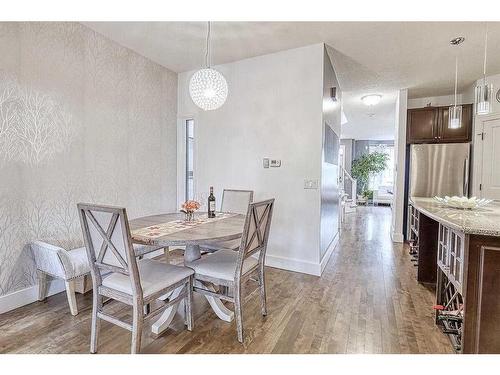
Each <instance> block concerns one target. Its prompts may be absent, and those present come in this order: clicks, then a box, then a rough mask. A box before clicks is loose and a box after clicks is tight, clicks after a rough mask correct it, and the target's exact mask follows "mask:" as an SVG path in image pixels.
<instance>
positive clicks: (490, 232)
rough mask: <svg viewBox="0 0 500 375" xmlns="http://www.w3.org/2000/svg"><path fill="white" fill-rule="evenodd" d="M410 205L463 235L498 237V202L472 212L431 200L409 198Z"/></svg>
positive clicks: (499, 223) (499, 230) (499, 228)
mask: <svg viewBox="0 0 500 375" xmlns="http://www.w3.org/2000/svg"><path fill="white" fill-rule="evenodd" d="M410 203H411V204H412V205H413V207H415V208H416V209H417V210H418V211H420V212H421V213H422V214H424V215H425V216H428V217H430V218H431V219H434V220H436V221H438V222H440V223H441V224H443V225H445V226H447V227H449V228H452V229H454V230H458V231H461V232H463V233H465V234H477V235H483V236H496V237H500V202H492V203H490V204H488V205H487V206H485V207H482V208H478V209H474V210H461V209H457V208H450V207H446V206H444V205H443V204H441V203H438V202H437V201H435V200H434V199H433V198H418V197H412V198H410Z"/></svg>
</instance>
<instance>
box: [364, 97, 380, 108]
mask: <svg viewBox="0 0 500 375" xmlns="http://www.w3.org/2000/svg"><path fill="white" fill-rule="evenodd" d="M380 99H382V95H379V94H370V95H365V96H363V97H362V98H361V101H362V102H363V103H364V104H365V105H369V106H372V105H377V104H378V103H379V102H380Z"/></svg>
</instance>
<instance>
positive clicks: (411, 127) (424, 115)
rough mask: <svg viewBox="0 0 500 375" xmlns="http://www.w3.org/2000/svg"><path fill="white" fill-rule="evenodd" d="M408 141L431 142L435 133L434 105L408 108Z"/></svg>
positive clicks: (436, 118)
mask: <svg viewBox="0 0 500 375" xmlns="http://www.w3.org/2000/svg"><path fill="white" fill-rule="evenodd" d="M407 123H408V125H407V126H408V131H407V132H406V134H407V139H408V143H428V142H433V141H434V140H435V138H436V134H437V126H438V111H436V108H435V107H426V108H415V109H409V110H408V120H407Z"/></svg>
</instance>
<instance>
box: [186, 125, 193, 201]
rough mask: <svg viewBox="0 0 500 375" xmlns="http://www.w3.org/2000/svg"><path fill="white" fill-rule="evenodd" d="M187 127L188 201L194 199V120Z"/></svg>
mask: <svg viewBox="0 0 500 375" xmlns="http://www.w3.org/2000/svg"><path fill="white" fill-rule="evenodd" d="M185 125H186V200H190V199H194V179H193V178H194V173H193V159H194V120H193V119H189V120H186V122H185Z"/></svg>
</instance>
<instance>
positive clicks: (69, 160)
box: [0, 22, 177, 295]
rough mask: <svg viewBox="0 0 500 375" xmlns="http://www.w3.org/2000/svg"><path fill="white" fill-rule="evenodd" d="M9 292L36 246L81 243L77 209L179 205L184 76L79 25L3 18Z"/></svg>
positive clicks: (0, 197) (30, 278) (0, 68)
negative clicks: (37, 242)
mask: <svg viewBox="0 0 500 375" xmlns="http://www.w3.org/2000/svg"><path fill="white" fill-rule="evenodd" d="M0 51H2V52H1V53H0V295H4V294H8V293H11V292H13V291H16V290H19V289H22V288H25V287H28V286H30V285H33V284H34V283H35V271H34V268H33V260H32V256H31V252H30V250H29V248H28V247H27V246H26V245H27V244H28V243H29V242H30V241H31V240H33V239H42V240H47V241H49V242H52V243H55V244H59V245H62V246H64V247H68V248H71V247H76V246H81V245H82V243H83V242H82V235H81V230H80V224H79V221H78V216H77V210H76V203H77V202H79V201H86V202H96V203H106V204H113V205H121V206H125V207H126V208H127V210H128V214H129V218H133V217H136V216H140V215H145V214H152V213H158V212H161V211H165V210H175V208H176V207H175V205H176V203H175V202H176V110H177V75H176V74H175V73H173V72H171V71H169V70H167V69H166V68H163V67H161V66H159V65H157V64H155V63H153V62H151V61H149V60H148V59H146V58H145V57H142V56H140V55H138V54H136V53H134V52H132V51H130V50H128V49H126V48H124V47H122V46H120V45H118V44H116V43H114V42H112V41H110V40H108V39H106V38H105V37H103V36H101V35H99V34H97V33H95V32H94V31H92V30H90V29H88V28H86V27H85V26H83V25H80V24H78V23H61V22H54V23H38V22H22V23H5V22H0Z"/></svg>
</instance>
